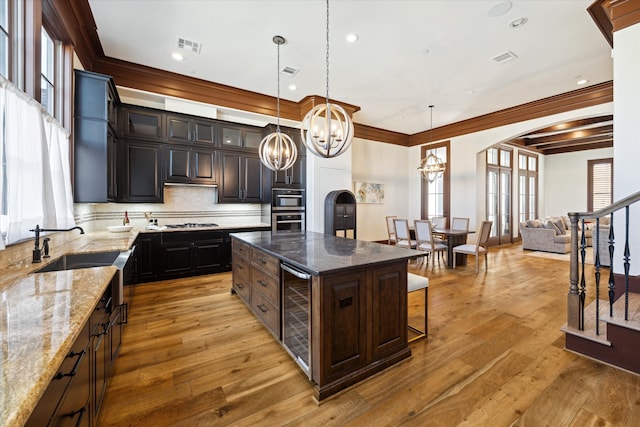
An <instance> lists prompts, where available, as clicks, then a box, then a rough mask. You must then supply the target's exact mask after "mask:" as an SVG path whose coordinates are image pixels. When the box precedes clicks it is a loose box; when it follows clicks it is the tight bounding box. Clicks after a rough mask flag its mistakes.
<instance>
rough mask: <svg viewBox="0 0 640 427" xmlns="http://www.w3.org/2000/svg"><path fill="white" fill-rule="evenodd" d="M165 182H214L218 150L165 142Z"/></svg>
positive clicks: (216, 173)
mask: <svg viewBox="0 0 640 427" xmlns="http://www.w3.org/2000/svg"><path fill="white" fill-rule="evenodd" d="M164 150H165V159H166V160H165V182H178V183H193V184H216V183H217V181H218V171H217V170H218V163H219V161H218V152H217V151H216V150H212V149H207V148H198V147H189V146H184V145H177V144H176V145H174V144H167V145H165V146H164Z"/></svg>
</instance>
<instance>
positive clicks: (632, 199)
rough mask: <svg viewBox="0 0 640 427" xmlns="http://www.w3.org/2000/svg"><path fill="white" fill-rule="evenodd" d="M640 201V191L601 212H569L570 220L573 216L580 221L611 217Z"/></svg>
mask: <svg viewBox="0 0 640 427" xmlns="http://www.w3.org/2000/svg"><path fill="white" fill-rule="evenodd" d="M637 201H640V191H638V192H637V193H633V194H631V195H630V196H627V197H625V198H624V199H621V200H619V201H617V202H615V203H612V204H610V205H609V206H607V207H604V208H602V209H600V210H597V211H593V212H569V214H568V215H569V218H571V216H576V217H578V219H593V218H602V217H603V216H605V215H609V214H611V213H613V212H615V211H617V210H620V209H622V208H624V207H627V206H629V205H632V204H634V203H635V202H637Z"/></svg>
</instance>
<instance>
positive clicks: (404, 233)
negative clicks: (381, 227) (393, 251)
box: [393, 218, 417, 249]
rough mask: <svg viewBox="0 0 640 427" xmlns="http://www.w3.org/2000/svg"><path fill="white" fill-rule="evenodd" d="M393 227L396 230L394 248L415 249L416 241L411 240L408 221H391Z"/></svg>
mask: <svg viewBox="0 0 640 427" xmlns="http://www.w3.org/2000/svg"><path fill="white" fill-rule="evenodd" d="M393 226H394V228H395V229H396V246H400V247H405V248H409V249H415V247H416V244H417V243H416V241H415V240H412V239H411V233H410V231H409V221H407V220H406V219H398V218H394V219H393Z"/></svg>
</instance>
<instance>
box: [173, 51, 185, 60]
mask: <svg viewBox="0 0 640 427" xmlns="http://www.w3.org/2000/svg"><path fill="white" fill-rule="evenodd" d="M171 57H172V58H173V59H175V60H176V61H182V60H183V59H184V56H182V54H180V53H178V52H173V53H172V54H171Z"/></svg>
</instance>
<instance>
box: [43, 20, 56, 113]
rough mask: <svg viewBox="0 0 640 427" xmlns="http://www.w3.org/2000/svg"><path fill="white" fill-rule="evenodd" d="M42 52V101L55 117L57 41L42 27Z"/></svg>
mask: <svg viewBox="0 0 640 427" xmlns="http://www.w3.org/2000/svg"><path fill="white" fill-rule="evenodd" d="M40 53H41V57H42V59H41V63H40V64H41V67H42V70H41V78H40V80H41V82H40V103H41V104H42V105H44V107H45V109H46V110H47V112H48V113H49V114H51V115H52V116H54V117H55V114H54V105H55V104H54V101H55V69H56V58H55V57H56V55H55V43H54V42H53V39H52V38H51V37H50V36H49V33H47V31H46V30H45V29H44V28H43V29H42V47H41V51H40Z"/></svg>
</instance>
